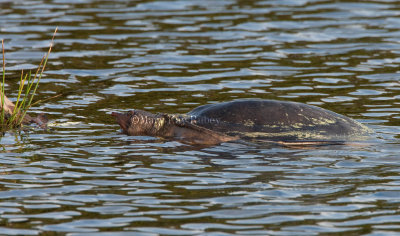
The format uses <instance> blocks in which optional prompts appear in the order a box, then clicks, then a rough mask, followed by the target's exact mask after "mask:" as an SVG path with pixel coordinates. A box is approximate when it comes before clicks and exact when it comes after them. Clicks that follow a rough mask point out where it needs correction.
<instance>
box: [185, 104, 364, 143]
mask: <svg viewBox="0 0 400 236" xmlns="http://www.w3.org/2000/svg"><path fill="white" fill-rule="evenodd" d="M187 115H188V117H189V119H190V121H191V123H193V124H196V125H198V126H201V127H204V128H207V129H210V130H214V131H218V132H222V133H225V134H228V135H239V136H240V137H241V138H258V139H260V138H261V139H267V140H271V141H359V140H363V139H365V137H366V136H367V134H368V133H370V132H371V130H370V129H369V128H367V127H366V126H364V125H362V124H361V123H359V122H357V121H355V120H353V119H351V118H349V117H346V116H343V115H340V114H337V113H335V112H332V111H328V110H325V109H322V108H319V107H316V106H311V105H307V104H303V103H297V102H285V101H276V100H262V99H246V100H235V101H231V102H224V103H217V104H209V105H204V106H200V107H197V108H195V109H194V110H192V111H190V112H189V113H188V114H187Z"/></svg>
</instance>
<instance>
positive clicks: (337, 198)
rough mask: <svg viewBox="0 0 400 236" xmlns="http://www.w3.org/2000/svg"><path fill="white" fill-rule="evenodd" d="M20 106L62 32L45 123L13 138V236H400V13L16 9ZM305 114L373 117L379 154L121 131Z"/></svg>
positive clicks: (239, 5)
mask: <svg viewBox="0 0 400 236" xmlns="http://www.w3.org/2000/svg"><path fill="white" fill-rule="evenodd" d="M0 6H1V7H0V22H1V24H0V36H1V38H3V39H4V40H5V46H6V63H7V64H6V68H7V70H8V71H7V83H6V90H7V95H8V96H9V97H10V98H12V99H15V98H16V95H17V92H16V89H17V87H18V84H17V83H18V80H19V71H20V70H21V69H24V70H25V71H26V70H29V69H34V68H35V67H36V65H37V64H38V63H39V61H40V59H41V57H42V56H43V54H44V53H45V52H46V51H47V47H48V45H49V42H50V38H51V35H52V33H53V31H54V29H55V27H56V26H58V27H59V32H58V34H57V36H56V40H55V46H54V48H53V51H52V54H51V56H50V59H49V62H48V67H47V70H46V72H45V75H44V77H43V78H42V81H41V84H40V88H39V90H40V91H39V93H38V95H37V99H46V98H50V97H52V96H54V95H56V94H63V95H62V96H60V97H58V98H55V99H52V100H50V101H47V102H45V103H41V104H40V105H38V106H36V107H34V108H33V110H32V113H39V112H44V113H46V114H47V115H48V116H49V118H50V120H51V123H52V125H53V130H52V131H50V132H45V131H43V130H32V131H30V132H24V133H21V134H13V133H8V134H6V135H5V136H4V137H3V138H2V139H1V145H2V147H3V151H2V152H1V153H0V168H1V169H0V173H1V174H0V230H1V231H0V232H1V234H9V235H39V234H42V235H56V234H57V235H59V234H61V235H63V234H68V235H85V236H87V235H158V234H161V235H315V234H322V235H338V234H343V235H350V234H352V235H360V234H365V235H382V234H390V233H392V234H393V235H395V234H398V233H400V226H399V222H400V211H399V207H400V174H399V172H400V154H399V151H400V147H399V143H400V142H399V140H398V139H397V137H398V136H399V134H400V128H399V127H398V125H399V123H400V122H399V118H400V115H399V112H400V91H399V90H400V83H399V81H400V73H399V64H400V5H399V4H398V2H397V1H390V0H387V1H353V2H351V1H329V0H327V1H318V0H315V1H313V0H310V1H307V0H293V1H291V0H285V1H277V0H276V1H241V0H203V1H195V0H180V1H161V0H159V1H122V0H121V1H94V0H92V1H81V0H68V1H66V0H54V1H39V0H38V1H9V2H4V1H3V2H1V3H0ZM237 98H266V99H278V100H290V101H297V102H304V103H308V104H312V105H317V106H320V107H323V108H326V109H329V110H332V111H335V112H337V113H341V114H344V115H347V116H349V117H352V118H354V119H357V120H359V121H360V122H362V123H364V124H366V125H367V126H369V127H370V128H372V129H374V130H375V131H376V141H374V142H373V143H372V144H369V145H334V146H323V147H314V148H285V147H278V146H257V145H253V144H251V143H249V144H245V143H223V144H221V145H217V146H213V147H205V148H204V147H193V146H188V145H184V144H181V143H179V142H176V141H171V140H162V139H157V138H153V137H128V136H125V135H122V134H120V133H119V127H118V125H116V124H115V122H114V120H113V119H112V117H110V115H109V114H110V112H111V111H126V110H129V109H132V108H138V109H145V110H149V111H154V112H168V113H186V112H188V111H190V110H191V109H193V108H195V107H197V106H199V105H204V104H207V103H211V102H218V101H228V100H233V99H237Z"/></svg>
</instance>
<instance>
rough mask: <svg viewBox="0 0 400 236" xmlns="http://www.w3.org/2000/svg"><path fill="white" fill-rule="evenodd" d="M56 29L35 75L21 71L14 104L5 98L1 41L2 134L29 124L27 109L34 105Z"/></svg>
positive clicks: (4, 67)
mask: <svg viewBox="0 0 400 236" xmlns="http://www.w3.org/2000/svg"><path fill="white" fill-rule="evenodd" d="M57 29H58V28H56V29H55V31H54V33H53V37H52V39H51V43H50V46H49V49H48V51H47V53H46V54H45V55H44V56H43V58H42V60H41V61H40V64H39V66H38V68H37V69H36V72H35V73H32V72H31V71H29V72H28V73H24V71H23V70H22V71H21V77H20V80H19V88H18V95H17V98H16V101H15V104H14V103H13V102H12V101H11V100H10V99H8V98H7V97H6V95H5V91H4V90H5V89H4V84H5V77H6V76H5V75H6V73H5V69H6V63H5V50H4V40H1V46H2V55H3V65H2V69H3V73H2V81H1V86H0V99H1V104H0V108H1V112H0V130H1V131H2V132H4V131H7V130H9V129H13V128H19V127H21V126H22V125H23V124H25V123H29V122H31V120H32V118H31V117H30V116H29V115H27V112H28V110H29V108H30V107H31V106H32V105H34V104H35V103H32V101H33V98H34V97H35V94H36V90H37V88H38V86H39V83H40V79H41V78H42V75H43V72H44V70H45V68H46V64H47V60H48V58H49V56H50V53H51V49H52V47H53V41H54V37H55V35H56V33H57Z"/></svg>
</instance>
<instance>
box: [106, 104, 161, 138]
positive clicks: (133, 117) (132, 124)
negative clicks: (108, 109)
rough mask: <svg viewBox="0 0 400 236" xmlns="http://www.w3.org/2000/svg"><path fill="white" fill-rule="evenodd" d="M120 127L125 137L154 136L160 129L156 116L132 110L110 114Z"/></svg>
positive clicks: (159, 122) (159, 119)
mask: <svg viewBox="0 0 400 236" xmlns="http://www.w3.org/2000/svg"><path fill="white" fill-rule="evenodd" d="M111 115H112V116H114V117H115V119H116V120H117V123H118V124H119V125H120V126H121V129H122V131H123V133H125V134H127V135H155V134H156V133H155V132H157V130H159V129H160V128H161V127H160V126H161V123H163V122H161V119H163V118H162V117H159V116H158V115H155V114H152V113H150V112H147V111H142V110H136V109H135V110H132V111H128V112H126V113H118V112H113V113H111Z"/></svg>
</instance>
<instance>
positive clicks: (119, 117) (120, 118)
mask: <svg viewBox="0 0 400 236" xmlns="http://www.w3.org/2000/svg"><path fill="white" fill-rule="evenodd" d="M111 116H114V117H115V120H116V121H117V123H118V124H119V126H121V129H122V130H123V131H124V132H127V131H128V128H129V119H130V117H129V116H128V115H126V114H123V113H119V112H112V113H111Z"/></svg>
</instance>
